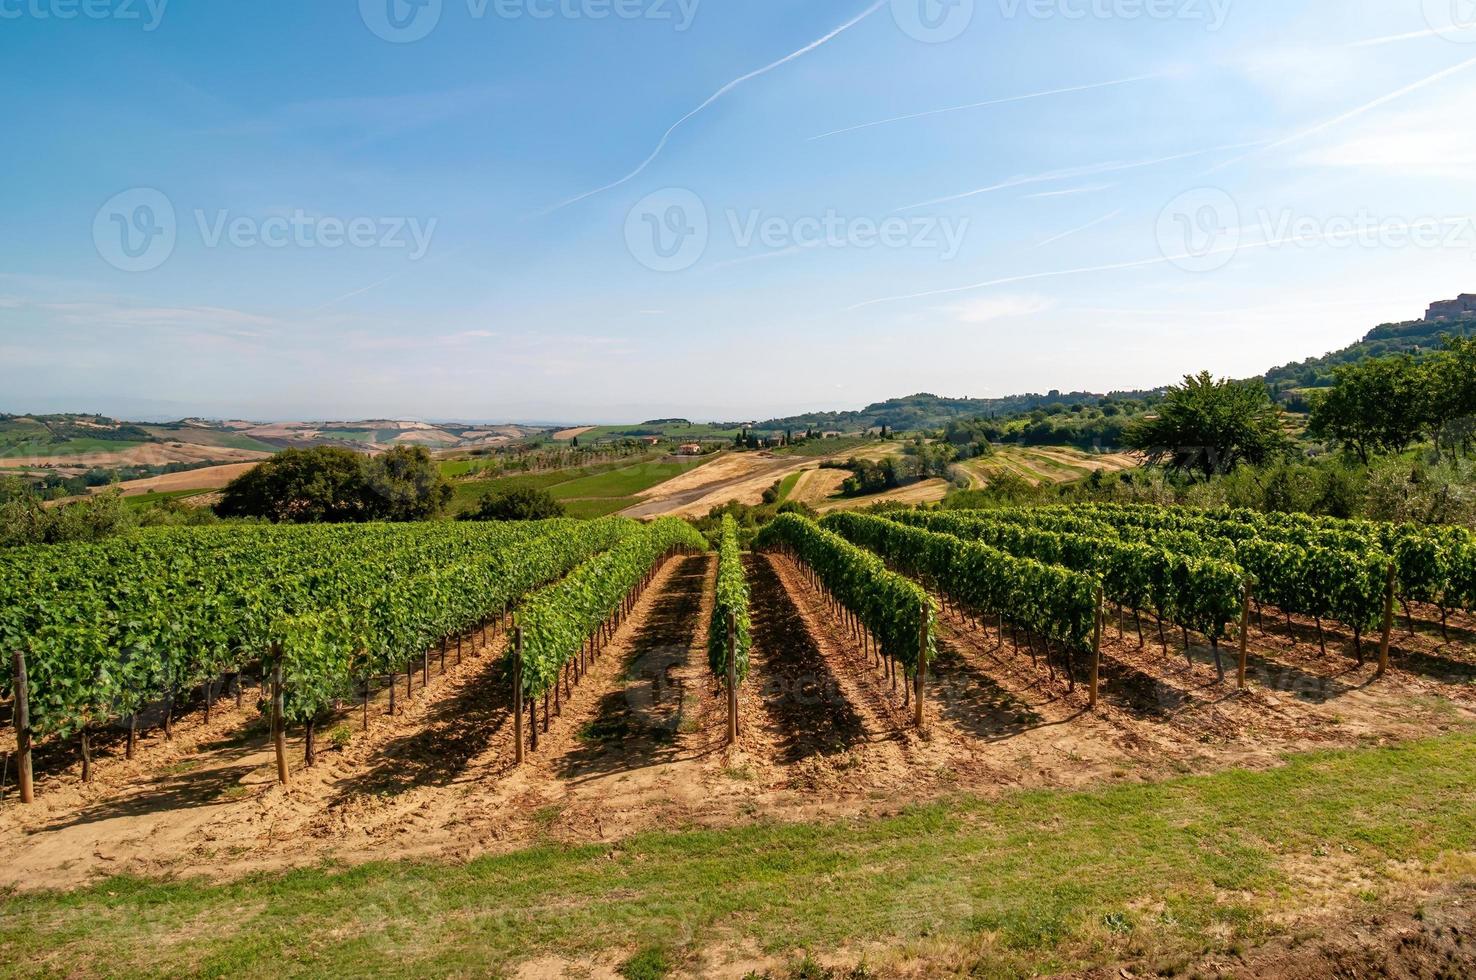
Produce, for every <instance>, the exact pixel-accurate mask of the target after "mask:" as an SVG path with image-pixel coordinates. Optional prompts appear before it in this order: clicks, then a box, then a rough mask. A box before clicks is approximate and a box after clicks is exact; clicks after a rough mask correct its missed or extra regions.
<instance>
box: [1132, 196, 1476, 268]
mask: <svg viewBox="0 0 1476 980" xmlns="http://www.w3.org/2000/svg"><path fill="white" fill-rule="evenodd" d="M1244 216H1245V213H1244V209H1242V208H1241V207H1240V204H1239V202H1237V201H1236V200H1235V198H1234V197H1232V196H1231V195H1230V194H1229V193H1227V192H1226V191H1224V190H1221V189H1219V188H1215V187H1201V188H1195V189H1194V190H1190V191H1185V192H1184V193H1183V194H1180V195H1178V196H1177V197H1175V198H1174V199H1173V200H1172V201H1170V202H1169V203H1168V205H1167V206H1166V207H1165V208H1164V209H1163V211H1162V212H1161V213H1160V214H1159V217H1158V226H1157V230H1156V233H1157V237H1158V247H1159V250H1160V252H1161V254H1162V255H1163V256H1164V258H1165V259H1167V260H1168V261H1169V262H1170V263H1172V264H1173V265H1176V266H1178V267H1179V268H1181V269H1185V270H1187V271H1190V272H1213V271H1215V270H1217V269H1222V268H1224V267H1225V266H1227V265H1229V264H1230V263H1231V262H1232V261H1233V260H1234V259H1235V256H1236V255H1237V254H1239V253H1240V251H1242V250H1243V249H1250V248H1255V249H1270V250H1277V249H1289V248H1304V249H1310V248H1335V249H1349V248H1361V249H1405V248H1416V249H1426V250H1433V249H1460V250H1464V251H1467V252H1470V253H1471V255H1472V257H1473V258H1476V216H1473V215H1445V216H1430V215H1424V216H1414V217H1408V216H1398V215H1384V214H1376V213H1374V212H1373V211H1372V210H1371V209H1368V208H1362V209H1359V210H1358V211H1354V212H1348V213H1339V214H1306V213H1301V212H1298V211H1297V210H1295V209H1293V208H1280V209H1274V208H1264V207H1263V208H1259V209H1257V210H1256V211H1255V212H1254V213H1253V214H1252V215H1249V217H1250V219H1251V220H1250V221H1248V222H1243V221H1242V218H1243V217H1244Z"/></svg>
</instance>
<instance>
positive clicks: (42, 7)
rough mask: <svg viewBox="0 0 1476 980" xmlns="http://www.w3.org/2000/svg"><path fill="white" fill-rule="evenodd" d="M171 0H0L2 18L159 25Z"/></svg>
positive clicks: (149, 28)
mask: <svg viewBox="0 0 1476 980" xmlns="http://www.w3.org/2000/svg"><path fill="white" fill-rule="evenodd" d="M168 6H169V0H0V20H61V21H70V20H117V21H138V22H139V23H141V24H143V29H144V30H145V31H155V30H158V29H159V25H160V23H162V22H163V20H164V11H165V10H166V9H167V8H168Z"/></svg>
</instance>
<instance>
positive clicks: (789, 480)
mask: <svg viewBox="0 0 1476 980" xmlns="http://www.w3.org/2000/svg"><path fill="white" fill-rule="evenodd" d="M804 475H805V472H804V470H800V471H799V472H797V473H791V474H789V475H788V476H786V477H785V478H784V479H782V480H780V481H779V499H778V501H776V503H781V504H782V503H784V501H786V500H788V499H789V495H790V494H792V493H794V488H795V487H796V486H797V485H798V484H799V481H800V477H802V476H804Z"/></svg>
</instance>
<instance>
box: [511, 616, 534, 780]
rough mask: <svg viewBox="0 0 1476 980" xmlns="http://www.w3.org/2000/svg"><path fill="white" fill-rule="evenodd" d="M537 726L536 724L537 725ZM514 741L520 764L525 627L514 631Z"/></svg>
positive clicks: (521, 758) (520, 763) (521, 753)
mask: <svg viewBox="0 0 1476 980" xmlns="http://www.w3.org/2000/svg"><path fill="white" fill-rule="evenodd" d="M535 727H536V726H535ZM513 741H514V742H515V743H517V746H518V748H517V751H516V753H514V757H515V760H516V762H517V764H518V765H522V764H523V628H522V627H521V626H519V627H518V628H517V629H516V630H515V631H514V632H513Z"/></svg>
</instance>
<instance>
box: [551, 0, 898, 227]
mask: <svg viewBox="0 0 1476 980" xmlns="http://www.w3.org/2000/svg"><path fill="white" fill-rule="evenodd" d="M886 3H887V0H876V2H875V3H873V4H872V5H871V6H870V7H867V8H866V9H865V10H864V11H862V12H861V13H860V14H859V15H857V16H856V17H853V18H852V19H851V20H848V21H846V22H845V23H844V24H842V25H841V26H839V27H837V28H836V29H835V30H833V31H831V32H830V33H829V34H826V35H825V36H824V37H822V38H820V39H819V40H817V41H811V42H810V43H809V44H807V45H805V46H804V47H802V48H800V49H799V50H798V51H794V52H792V53H790V54H787V55H785V56H784V57H782V58H780V59H779V60H778V61H774V62H771V63H769V64H767V65H765V66H764V67H762V68H758V69H755V70H754V71H751V72H749V73H748V74H747V75H740V76H739V77H738V78H735V79H733V80H732V81H731V82H729V83H728V84H726V85H724V86H723V87H722V88H720V89H718V90H717V91H716V92H714V93H713V94H712V95H711V96H709V97H708V98H707V101H705V102H703V103H702V104H701V105H699V106H698V107H697V108H695V109H693V110H692V111H691V112H689V113H687V114H686V115H685V116H683V117H682V118H680V119H678V120H677V121H676V122H674V123H672V124H671V128H670V129H668V130H667V131H666V132H665V133H663V134H662V135H661V139H660V140H659V141H658V142H657V143H656V148H655V149H654V150H652V151H651V155H650V156H648V157H646V159H645V160H643V161H641V164H640V166H638V167H636V168H635V169H634V170H632V171H631V172H630V173H628V174H626V175H625V176H624V177H621V178H620V179H619V180H616V181H612V182H610V183H608V184H605V185H604V186H603V187H596V188H595V189H594V190H592V191H585V192H584V193H583V194H579V195H577V196H575V197H571V198H569V199H568V200H567V201H560V202H559V203H558V204H555V205H554V206H553V207H551V208H548V209H547V210H546V211H544V212H543V213H544V214H551V213H553V212H554V211H558V210H561V209H563V208H566V207H568V206H569V205H571V204H577V203H579V202H580V201H583V200H585V199H586V198H590V197H594V196H595V195H596V194H602V193H604V192H605V191H608V190H613V189H614V188H616V187H619V186H620V185H621V184H624V183H627V182H629V181H632V180H634V179H635V178H636V177H638V176H640V175H641V173H643V172H644V171H645V169H646V168H647V167H649V166H650V165H651V164H653V163H655V162H656V158H657V157H659V156H660V155H661V151H662V150H664V149H666V144H667V143H668V142H670V140H671V136H672V134H673V133H675V132H676V131H677V130H678V129H680V128H681V127H682V125H683V124H684V123H686V122H687V121H689V120H690V119H692V117H693V116H696V115H697V114H698V113H700V112H702V111H703V110H704V109H706V108H707V107H708V106H710V105H712V104H713V103H714V102H716V101H717V100H718V99H721V98H722V97H723V96H725V95H727V94H728V93H729V92H731V91H733V90H734V89H735V88H737V87H738V86H740V85H742V84H743V83H744V82H750V81H753V80H754V79H755V78H758V77H759V76H760V75H767V74H768V73H769V72H771V71H773V70H774V69H775V68H779V67H781V66H783V65H787V64H789V63H790V62H791V61H794V60H795V59H796V58H802V57H804V56H805V55H807V54H809V53H810V52H811V51H814V50H815V49H816V48H818V47H820V46H821V45H823V44H826V43H827V42H829V41H832V40H834V39H835V38H837V37H839V36H840V35H842V34H844V33H845V32H846V31H848V30H850V29H851V28H853V27H855V26H856V25H857V24H859V23H861V22H862V21H863V20H865V19H866V18H868V17H870V16H871V15H872V14H874V13H876V12H877V11H878V10H880V9H881V8H882V7H883V6H885V5H886Z"/></svg>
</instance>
